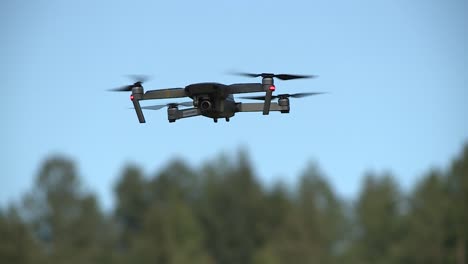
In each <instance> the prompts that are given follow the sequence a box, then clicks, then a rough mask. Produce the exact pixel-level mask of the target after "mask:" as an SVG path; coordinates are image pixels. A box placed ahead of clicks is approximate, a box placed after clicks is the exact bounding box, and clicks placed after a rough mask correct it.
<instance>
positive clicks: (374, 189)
mask: <svg viewBox="0 0 468 264" xmlns="http://www.w3.org/2000/svg"><path fill="white" fill-rule="evenodd" d="M355 210H356V211H355V213H356V223H355V224H356V241H355V242H354V243H353V244H352V246H351V250H352V251H353V254H351V258H352V259H354V260H357V262H358V263H399V262H400V257H401V253H400V252H399V250H400V243H401V240H402V237H403V235H404V233H405V231H404V225H403V219H402V199H401V194H400V192H399V190H398V187H397V184H396V183H395V182H394V180H393V177H392V176H391V175H388V174H387V175H383V176H382V177H376V176H374V175H370V174H369V175H367V176H366V178H365V181H364V186H363V190H362V191H361V193H360V195H359V198H358V201H357V205H356V209H355Z"/></svg>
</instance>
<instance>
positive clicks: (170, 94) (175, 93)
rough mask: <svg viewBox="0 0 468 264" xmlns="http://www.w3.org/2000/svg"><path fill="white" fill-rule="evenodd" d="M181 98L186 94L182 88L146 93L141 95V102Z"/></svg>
mask: <svg viewBox="0 0 468 264" xmlns="http://www.w3.org/2000/svg"><path fill="white" fill-rule="evenodd" d="M181 97H187V94H186V92H185V89H184V88H169V89H160V90H149V91H146V92H145V93H144V94H143V97H142V99H141V100H150V99H167V98H181Z"/></svg>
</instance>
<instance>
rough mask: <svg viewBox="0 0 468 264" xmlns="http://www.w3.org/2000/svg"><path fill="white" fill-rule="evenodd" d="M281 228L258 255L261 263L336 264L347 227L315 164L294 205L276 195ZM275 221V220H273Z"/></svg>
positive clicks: (305, 175)
mask: <svg viewBox="0 0 468 264" xmlns="http://www.w3.org/2000/svg"><path fill="white" fill-rule="evenodd" d="M276 199H277V200H278V202H279V203H278V204H276V205H275V204H270V205H271V206H278V205H279V206H281V207H282V208H278V209H280V210H281V211H282V213H281V214H282V215H280V214H278V215H277V216H275V217H278V220H279V222H278V223H279V225H278V226H277V228H276V230H274V231H273V232H272V233H273V234H274V235H273V236H272V237H271V239H269V241H268V244H267V245H266V247H264V248H262V249H261V250H260V252H259V255H257V258H256V260H257V261H258V263H262V262H263V263H265V262H269V261H277V262H279V263H285V262H291V263H335V262H338V255H339V254H340V252H339V248H338V246H339V243H340V241H341V239H342V234H343V230H344V226H345V222H344V220H345V218H344V215H343V212H342V205H341V202H340V201H339V200H338V198H337V197H335V195H334V193H333V190H332V189H331V187H330V186H329V185H328V183H327V182H326V181H325V179H324V178H323V176H322V173H321V172H320V171H319V169H318V167H317V166H316V165H314V164H311V165H310V166H308V167H307V169H306V170H305V171H304V173H303V175H302V177H301V179H300V182H299V185H298V187H297V197H296V199H295V201H294V204H293V206H290V205H288V202H287V198H285V197H284V196H283V194H281V192H280V193H276ZM270 220H272V219H270Z"/></svg>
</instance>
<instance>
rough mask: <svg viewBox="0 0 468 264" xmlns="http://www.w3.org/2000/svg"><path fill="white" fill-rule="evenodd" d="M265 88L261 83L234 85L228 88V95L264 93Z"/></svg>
mask: <svg viewBox="0 0 468 264" xmlns="http://www.w3.org/2000/svg"><path fill="white" fill-rule="evenodd" d="M264 91H265V88H264V87H263V85H262V84H261V83H235V84H231V85H229V86H228V92H229V93H230V94H237V93H256V92H264Z"/></svg>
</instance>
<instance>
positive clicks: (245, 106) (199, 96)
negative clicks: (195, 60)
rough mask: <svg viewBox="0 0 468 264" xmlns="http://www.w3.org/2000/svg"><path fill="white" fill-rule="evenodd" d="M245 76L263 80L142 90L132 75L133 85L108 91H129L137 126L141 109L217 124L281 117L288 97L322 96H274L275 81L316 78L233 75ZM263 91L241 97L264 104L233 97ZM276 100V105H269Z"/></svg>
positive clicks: (140, 80)
mask: <svg viewBox="0 0 468 264" xmlns="http://www.w3.org/2000/svg"><path fill="white" fill-rule="evenodd" d="M236 74H237V75H241V76H246V77H262V82H261V83H235V84H230V85H226V84H221V83H215V82H206V83H195V84H190V85H187V86H186V87H185V88H167V89H159V90H149V91H146V92H144V91H143V86H142V84H143V82H144V81H145V79H146V78H144V77H142V76H134V78H135V79H136V82H135V83H134V84H132V85H126V86H123V87H119V88H115V89H111V91H119V92H127V91H128V92H130V91H131V92H132V94H131V95H130V100H132V102H133V106H134V109H135V112H136V114H137V116H138V120H139V121H140V123H145V122H146V121H145V117H144V116H143V111H142V109H149V110H159V109H162V108H164V107H167V117H168V119H169V122H171V123H172V122H175V121H176V120H178V119H181V118H187V117H193V116H199V115H202V116H206V117H208V118H213V120H214V122H215V123H216V122H218V119H219V118H224V119H226V121H227V122H229V119H230V118H231V117H233V116H234V115H235V114H236V113H238V112H263V114H264V115H268V114H269V112H270V111H279V112H281V113H283V114H285V113H289V109H290V108H289V97H292V98H301V97H306V96H311V95H318V94H322V93H321V92H308V93H295V94H279V95H273V92H274V91H275V90H276V87H275V85H274V78H278V79H280V80H293V79H304V78H315V77H317V76H315V75H293V74H273V73H260V74H255V73H236ZM255 92H265V95H261V96H247V97H241V98H244V99H253V100H262V101H264V102H263V103H242V102H236V101H235V100H234V96H233V95H234V94H240V93H255ZM183 97H190V98H191V99H192V101H190V102H184V103H169V104H164V105H152V106H143V107H141V106H140V101H142V100H152V99H168V98H183ZM272 99H278V102H271V100H272ZM179 106H187V107H190V106H193V107H192V108H186V109H179Z"/></svg>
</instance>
